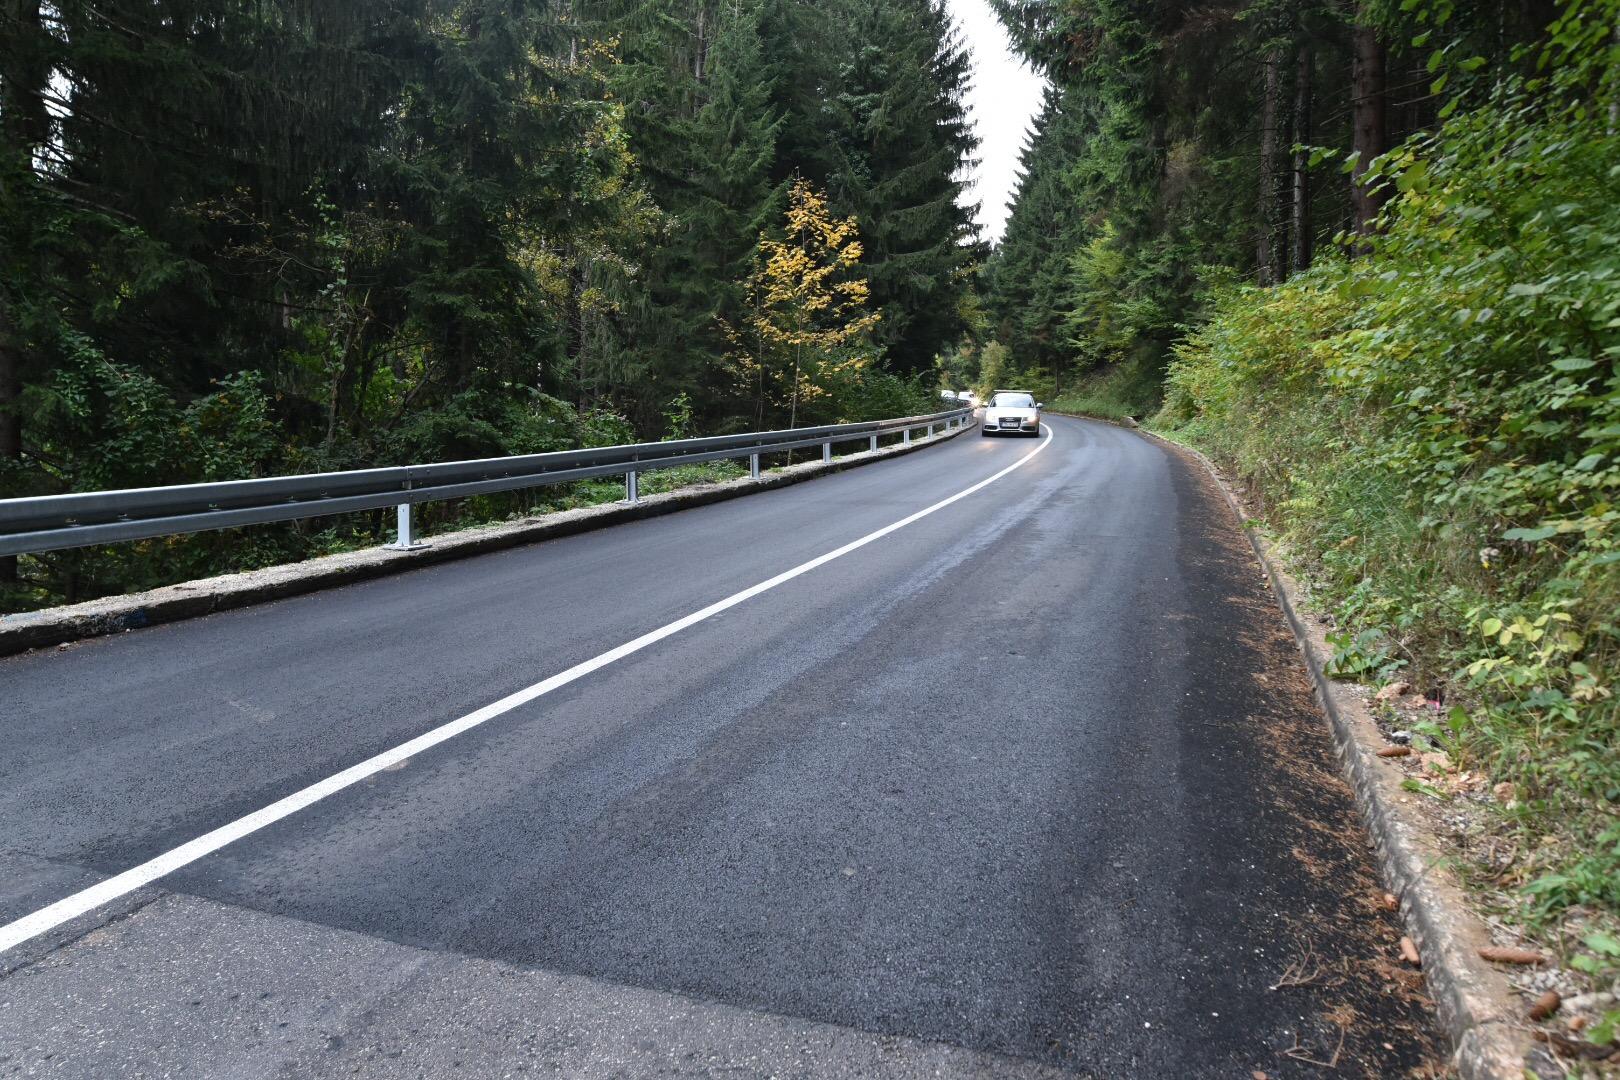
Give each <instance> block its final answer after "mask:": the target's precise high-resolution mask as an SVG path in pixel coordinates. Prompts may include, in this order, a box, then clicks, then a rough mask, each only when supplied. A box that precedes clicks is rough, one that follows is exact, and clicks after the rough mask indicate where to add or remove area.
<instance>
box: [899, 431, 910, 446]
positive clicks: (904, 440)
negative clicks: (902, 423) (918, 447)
mask: <svg viewBox="0 0 1620 1080" xmlns="http://www.w3.org/2000/svg"><path fill="white" fill-rule="evenodd" d="M900 444H901V445H902V446H910V445H911V429H910V428H906V429H905V430H904V431H903V432H901V434H900Z"/></svg>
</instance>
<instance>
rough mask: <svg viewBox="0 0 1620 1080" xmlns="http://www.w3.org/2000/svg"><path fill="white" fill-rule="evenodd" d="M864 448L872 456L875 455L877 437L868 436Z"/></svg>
mask: <svg viewBox="0 0 1620 1080" xmlns="http://www.w3.org/2000/svg"><path fill="white" fill-rule="evenodd" d="M866 448H867V449H868V450H870V451H871V452H872V453H874V454H875V453H877V436H876V435H870V436H868V437H867V439H866Z"/></svg>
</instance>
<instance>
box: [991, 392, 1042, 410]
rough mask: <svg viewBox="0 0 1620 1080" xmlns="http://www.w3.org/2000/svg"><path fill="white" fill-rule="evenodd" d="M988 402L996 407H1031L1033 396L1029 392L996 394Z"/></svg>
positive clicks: (1033, 403) (1033, 400) (1033, 404)
mask: <svg viewBox="0 0 1620 1080" xmlns="http://www.w3.org/2000/svg"><path fill="white" fill-rule="evenodd" d="M990 404H991V405H993V406H995V407H996V408H998V409H1033V408H1034V407H1035V398H1034V396H1033V395H1031V394H997V395H996V396H995V397H993V398H991V399H990Z"/></svg>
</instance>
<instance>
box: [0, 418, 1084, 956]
mask: <svg viewBox="0 0 1620 1080" xmlns="http://www.w3.org/2000/svg"><path fill="white" fill-rule="evenodd" d="M1042 427H1044V428H1045V429H1046V438H1045V440H1044V441H1042V443H1041V444H1040V445H1039V446H1037V447H1036V448H1035V449H1033V450H1031V451H1030V452H1029V453H1027V454H1025V455H1024V456H1023V457H1021V458H1019V459H1018V460H1017V461H1015V462H1013V463H1012V464H1011V465H1008V466H1007V467H1006V468H1005V469H1002V470H1001V471H1000V472H998V473H994V474H992V475H990V476H987V477H985V478H984V479H983V480H980V481H979V482H978V483H976V484H974V485H972V486H971V487H967V488H964V489H962V490H961V491H958V492H957V493H956V494H955V495H951V496H949V497H948V498H944V499H941V500H940V501H939V502H937V503H934V504H933V505H932V506H929V507H925V508H923V509H921V510H918V511H917V512H916V513H914V514H910V515H908V516H906V517H903V518H901V519H900V520H899V521H896V522H894V523H893V524H891V525H885V526H884V527H883V528H881V529H878V530H877V531H876V532H870V533H867V534H866V535H865V536H863V537H861V538H860V539H858V540H851V541H850V542H849V543H847V544H845V545H844V546H843V547H840V548H835V549H834V550H832V551H829V552H827V553H826V554H825V555H818V556H816V557H815V558H814V559H811V560H810V561H808V562H803V563H800V564H799V565H798V566H795V567H793V569H791V570H784V571H783V572H782V573H780V574H777V575H776V576H775V577H773V578H769V579H767V580H765V581H762V582H760V583H759V584H757V585H753V586H750V587H749V588H746V589H744V590H742V591H741V592H737V593H732V594H731V595H730V596H728V597H726V598H725V599H724V600H718V601H716V602H715V603H712V604H710V605H709V606H708V607H706V608H702V609H700V610H698V611H694V612H692V613H691V614H690V615H685V616H682V617H681V618H679V619H676V620H675V621H674V622H671V623H666V624H665V625H663V626H660V627H659V628H658V629H656V630H652V631H649V632H648V633H645V634H642V635H641V636H640V637H638V638H635V639H634V640H632V641H627V642H625V643H624V644H623V645H620V646H618V647H617V648H614V649H609V650H608V651H607V652H605V653H602V654H600V655H598V656H594V657H592V658H591V659H589V660H586V661H583V662H582V663H578V664H575V665H574V666H573V667H571V668H569V669H568V670H566V671H560V672H558V673H557V674H555V675H553V676H551V677H550V678H548V679H542V680H541V681H539V682H537V683H535V684H534V685H532V686H527V687H524V688H523V689H522V690H519V691H517V692H516V693H513V694H508V695H507V696H506V697H503V698H501V699H500V700H499V701H495V702H491V703H490V704H488V705H485V706H484V707H483V708H481V709H478V710H476V711H474V712H470V713H468V714H467V715H465V716H462V717H459V718H457V719H455V720H451V721H450V722H449V723H446V724H442V725H440V726H439V727H436V728H434V729H433V730H431V731H428V732H425V733H423V734H421V735H418V736H417V737H416V738H414V739H411V740H410V741H409V742H403V743H400V744H399V745H398V746H396V747H394V748H393V749H391V750H384V751H383V752H382V753H380V754H378V755H376V756H375V757H370V758H367V759H366V760H364V761H362V762H360V763H359V764H357V765H351V766H349V767H348V768H347V769H344V770H343V771H342V772H339V773H334V774H333V775H331V776H328V777H327V778H326V779H325V780H320V781H317V782H316V783H313V784H310V785H309V786H308V787H306V788H302V789H300V790H298V791H295V792H293V793H292V794H291V795H288V796H286V797H285V798H281V799H277V800H276V801H275V802H273V803H271V804H269V805H268V806H264V807H261V808H260V809H258V810H255V811H253V813H251V814H248V815H246V816H245V817H240V818H237V819H236V820H235V821H232V822H230V823H228V824H225V825H221V826H220V827H219V828H217V829H214V830H213V831H212V832H206V833H204V834H203V835H201V836H199V837H197V838H196V839H195V840H190V841H187V842H186V843H184V844H181V845H180V846H179V847H177V848H173V849H171V850H169V851H166V852H164V853H163V854H162V855H159V856H157V857H156V858H153V859H150V860H148V861H146V862H144V863H141V864H140V865H138V866H134V867H131V868H130V869H128V870H125V871H123V872H122V873H119V874H115V875H114V876H112V877H110V878H108V879H107V880H105V881H102V882H100V883H98V884H96V885H92V886H91V887H90V888H88V889H84V890H81V891H80V892H76V893H73V894H71V895H69V896H66V897H63V898H62V899H61V900H58V901H56V902H55V903H54V904H50V905H48V906H46V907H43V908H40V909H39V910H38V911H35V912H33V913H32V914H30V915H24V916H23V917H22V918H20V919H18V920H16V921H15V922H11V923H8V924H6V925H5V926H3V927H0V953H3V952H6V951H7V950H9V949H12V948H15V947H16V946H18V945H21V944H22V943H23V942H25V941H29V940H31V939H33V938H36V937H38V936H39V935H41V934H44V933H47V932H48V931H51V930H54V929H55V928H56V927H58V926H61V925H62V924H63V923H65V922H68V921H70V920H72V919H76V918H78V917H79V916H80V915H85V914H88V913H89V912H91V911H94V910H95V909H96V908H98V907H100V906H101V905H103V904H106V903H110V902H111V901H113V900H116V899H118V898H119V897H121V896H126V895H128V894H129V893H132V892H134V891H135V890H136V889H139V888H142V887H144V886H146V885H150V884H152V883H153V882H154V881H157V880H158V879H159V878H161V877H164V876H166V875H168V874H171V873H173V872H174V871H176V870H179V869H180V868H181V867H184V866H187V865H189V864H191V863H194V862H196V861H197V860H198V859H201V858H202V857H203V856H205V855H209V854H212V853H213V852H216V851H218V850H219V849H220V848H222V847H225V846H226V845H227V844H231V843H234V842H235V841H237V840H240V839H242V838H243V837H244V836H248V835H251V834H252V833H255V832H258V831H259V830H260V829H262V828H264V827H266V826H267V825H272V824H274V823H275V822H277V821H280V820H281V819H282V818H285V817H290V816H292V815H293V814H296V813H298V811H300V810H303V809H304V808H305V807H308V806H313V805H314V804H315V803H318V802H320V801H321V800H322V799H324V798H326V797H327V796H329V795H335V794H337V793H338V792H340V791H342V790H343V789H344V788H347V787H352V786H353V785H355V784H358V783H359V782H360V781H362V780H364V779H366V778H367V777H370V776H374V775H376V774H377V773H379V772H381V771H382V770H384V769H386V768H388V767H389V766H391V765H398V764H399V763H400V762H402V761H405V760H406V759H408V758H411V757H414V756H415V755H417V754H420V753H421V752H422V751H424V750H427V749H429V748H431V747H434V746H437V745H439V744H440V743H442V742H448V741H449V740H451V739H453V738H455V737H456V736H457V735H460V734H462V733H463V732H465V731H471V730H472V729H473V728H475V727H478V726H479V725H480V724H483V723H485V722H487V721H489V720H493V719H494V718H495V717H497V716H500V715H501V714H502V713H506V712H510V711H511V710H513V709H515V708H517V707H518V706H520V705H526V704H528V703H529V702H531V701H533V700H534V699H536V698H538V697H543V696H545V695H546V694H549V693H551V692H552V691H553V690H556V689H558V688H560V687H564V686H567V685H568V684H569V683H571V682H574V681H576V680H578V679H582V678H584V677H585V676H586V675H589V674H591V673H592V672H593V671H598V670H600V669H602V668H605V667H607V666H608V665H609V664H611V663H613V662H614V661H616V660H622V659H624V658H625V657H627V656H629V655H631V654H632V653H636V652H640V651H641V650H642V649H645V648H646V647H647V646H649V645H652V644H655V643H657V642H660V641H662V640H664V639H665V638H667V637H672V636H673V635H675V634H678V633H680V632H681V631H682V630H685V629H686V628H687V627H689V626H695V625H697V624H698V623H700V622H703V621H704V620H705V619H709V618H712V617H714V616H715V615H718V614H720V613H721V612H722V611H725V610H727V609H729V608H733V607H736V606H737V605H738V604H741V603H742V602H744V601H745V600H751V599H753V598H754V597H756V596H758V595H760V594H761V593H764V592H769V591H770V590H771V589H774V588H776V587H777V586H778V585H781V584H784V583H786V582H789V581H792V580H793V579H794V578H796V577H799V576H800V575H802V574H808V573H809V572H810V571H812V570H814V569H816V568H817V567H819V566H825V565H826V564H827V563H830V562H832V561H833V560H834V559H840V558H843V557H844V556H845V555H848V554H849V553H850V552H852V551H855V550H857V549H859V548H863V547H865V546H866V545H867V544H870V543H872V542H873V541H875V540H881V539H883V538H884V537H885V536H888V535H889V534H890V533H893V532H897V531H899V530H900V529H903V528H905V527H906V526H907V525H910V524H912V523H914V522H916V521H920V520H921V519H923V518H925V517H927V516H928V515H929V514H932V513H934V512H935V511H937V510H943V509H944V508H945V507H947V506H950V505H951V504H952V503H954V502H958V501H959V500H962V499H965V498H967V497H968V496H969V495H972V494H973V493H974V492H976V491H980V490H982V489H984V488H986V487H989V486H990V485H991V484H993V483H995V482H996V481H997V480H1000V479H1001V478H1002V477H1003V476H1006V475H1007V474H1008V473H1010V472H1012V471H1013V470H1014V469H1017V468H1019V467H1021V466H1023V465H1024V464H1026V463H1027V462H1028V461H1030V459H1032V458H1033V457H1034V456H1035V455H1036V454H1039V453H1040V452H1041V451H1042V450H1045V449H1046V448H1047V447H1048V446H1049V445H1051V442H1052V435H1053V432H1052V429H1051V428H1050V427H1047V426H1046V425H1044V424H1043V425H1042Z"/></svg>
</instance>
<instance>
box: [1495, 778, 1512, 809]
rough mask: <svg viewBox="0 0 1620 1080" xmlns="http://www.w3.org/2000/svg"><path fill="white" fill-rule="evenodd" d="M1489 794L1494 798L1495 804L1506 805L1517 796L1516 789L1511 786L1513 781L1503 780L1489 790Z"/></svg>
mask: <svg viewBox="0 0 1620 1080" xmlns="http://www.w3.org/2000/svg"><path fill="white" fill-rule="evenodd" d="M1491 794H1492V795H1495V796H1496V801H1497V802H1499V803H1502V804H1503V805H1507V804H1508V803H1511V802H1512V801H1513V799H1514V797H1515V796H1516V795H1518V789H1516V788H1515V787H1514V786H1513V781H1511V780H1504V781H1502V782H1501V783H1500V784H1497V785H1496V786H1495V787H1493V788H1491Z"/></svg>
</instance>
